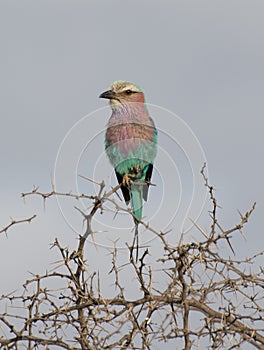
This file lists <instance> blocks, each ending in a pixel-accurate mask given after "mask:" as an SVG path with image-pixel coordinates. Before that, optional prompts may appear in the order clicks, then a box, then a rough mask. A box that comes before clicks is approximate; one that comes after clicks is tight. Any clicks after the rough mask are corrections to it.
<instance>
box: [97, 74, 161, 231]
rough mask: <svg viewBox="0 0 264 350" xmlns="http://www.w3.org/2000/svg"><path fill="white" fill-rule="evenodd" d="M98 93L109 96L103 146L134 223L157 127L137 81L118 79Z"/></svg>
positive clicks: (145, 185)
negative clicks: (131, 211) (129, 205)
mask: <svg viewBox="0 0 264 350" xmlns="http://www.w3.org/2000/svg"><path fill="white" fill-rule="evenodd" d="M100 97H101V98H106V99H109V100H110V106H111V109H112V115H111V117H110V119H109V121H108V125H107V130H106V135H105V150H106V153H107V155H108V157H109V160H110V162H111V164H112V165H113V166H114V168H115V173H116V177H117V180H118V182H119V184H120V185H121V189H122V192H123V196H124V199H125V201H126V204H129V202H130V201H131V205H132V209H133V213H134V221H135V224H136V227H137V225H138V221H137V218H138V219H139V220H141V218H142V201H143V199H144V200H145V201H146V200H147V197H148V189H149V184H150V180H151V175H152V170H153V161H154V159H155V157H156V154H157V129H156V128H155V125H154V122H153V120H152V119H151V117H150V115H149V113H148V110H147V106H146V103H145V97H144V93H143V91H142V89H141V88H139V87H138V86H137V85H135V84H133V83H130V82H127V81H121V80H118V81H116V82H114V83H113V84H112V85H111V86H110V88H109V90H108V91H105V92H103V93H102V94H101V95H100Z"/></svg>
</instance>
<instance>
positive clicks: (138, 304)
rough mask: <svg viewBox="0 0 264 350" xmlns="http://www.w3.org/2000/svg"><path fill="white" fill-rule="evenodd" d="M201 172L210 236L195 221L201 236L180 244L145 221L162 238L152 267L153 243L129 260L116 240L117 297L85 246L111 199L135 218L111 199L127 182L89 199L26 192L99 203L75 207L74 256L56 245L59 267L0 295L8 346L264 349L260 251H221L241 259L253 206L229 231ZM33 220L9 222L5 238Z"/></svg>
mask: <svg viewBox="0 0 264 350" xmlns="http://www.w3.org/2000/svg"><path fill="white" fill-rule="evenodd" d="M201 173H202V176H203V179H204V182H205V186H206V187H207V189H208V192H209V195H210V201H211V203H212V210H211V212H210V220H211V226H210V232H206V231H205V230H203V229H202V228H201V227H200V226H199V225H198V223H194V225H195V227H196V229H197V230H198V231H199V232H200V233H201V235H202V236H201V237H202V239H201V240H200V241H198V242H194V241H191V242H187V243H184V241H183V237H181V239H180V241H179V242H178V244H176V243H170V242H169V240H168V237H167V235H166V234H165V233H163V232H159V231H158V230H155V229H154V228H151V227H150V226H149V225H148V224H146V223H145V222H143V221H141V222H140V223H141V225H142V226H143V227H145V229H147V230H149V231H150V232H152V233H153V234H154V235H155V236H156V238H158V240H155V244H156V245H157V244H160V252H161V253H160V256H159V258H158V259H156V260H155V261H153V259H152V253H151V252H152V247H151V246H150V247H149V248H147V249H145V250H144V251H143V253H141V255H140V256H139V259H138V261H137V260H135V259H134V258H133V256H132V257H131V258H130V252H131V247H130V246H129V245H127V261H126V262H125V263H124V262H123V261H122V259H121V258H122V254H121V252H120V251H119V250H118V248H117V247H116V243H115V242H114V246H113V248H112V250H111V251H110V255H109V257H110V259H111V260H110V264H111V268H109V271H110V272H109V275H108V278H109V286H111V285H112V286H113V288H112V289H111V293H110V294H112V295H111V296H109V295H108V294H107V293H106V292H105V291H104V290H102V288H101V284H102V279H101V277H100V275H99V273H97V272H95V271H92V265H93V264H92V261H89V254H88V255H87V256H88V258H87V257H86V254H85V253H87V247H86V244H85V243H86V241H87V238H88V237H89V236H90V235H93V229H92V220H93V217H94V216H95V215H96V213H97V212H98V211H100V212H101V213H104V205H105V203H106V202H111V203H112V204H113V205H114V206H115V208H116V211H117V213H118V212H120V211H125V212H127V213H129V214H130V215H131V216H133V213H132V212H131V210H129V209H127V208H124V207H121V206H119V205H118V204H117V202H116V201H115V199H114V198H113V194H115V193H116V192H117V191H118V189H119V188H120V186H116V187H115V188H113V189H111V190H109V191H108V192H105V184H104V182H100V183H97V185H98V186H99V189H98V193H97V194H95V195H92V196H87V195H84V194H82V195H78V194H72V193H60V192H57V191H56V190H55V188H54V186H53V188H52V191H51V192H48V193H42V192H40V191H39V190H38V189H37V188H34V189H33V190H32V192H28V193H23V194H22V196H23V197H24V198H25V197H27V196H29V195H34V194H35V195H39V196H41V197H42V198H43V199H44V200H46V199H47V198H50V197H52V196H58V195H60V196H67V197H71V198H75V199H79V198H85V199H89V200H91V201H93V203H92V207H91V209H90V211H89V212H88V213H86V212H85V211H82V210H80V209H79V208H76V209H77V210H78V211H79V212H80V213H81V215H82V217H83V219H84V221H85V222H86V228H85V232H84V233H83V235H81V236H80V237H79V242H78V245H77V247H76V250H72V251H71V250H69V248H65V247H63V246H62V245H61V244H60V242H59V241H58V240H57V239H56V240H55V242H54V244H53V246H54V247H55V248H57V249H58V252H59V254H60V257H61V259H62V263H61V265H60V266H58V267H57V268H55V269H53V270H52V271H50V272H46V273H45V274H44V275H33V277H32V278H30V279H28V280H27V281H26V282H25V283H24V285H23V290H22V292H21V293H19V292H17V293H11V294H9V295H3V296H2V297H1V299H0V300H1V303H2V304H1V306H2V308H1V310H2V311H0V345H1V348H2V349H4V350H7V349H18V348H20V347H23V346H24V347H25V348H28V349H37V348H39V346H40V345H41V346H44V348H45V349H51V348H54V347H55V346H56V348H58V349H71V350H75V349H76V350H77V349H152V348H154V347H155V348H157V346H159V344H161V343H164V344H168V345H169V347H170V348H171V346H173V348H175V349H186V350H187V349H192V348H197V347H200V348H210V349H223V348H224V349H241V348H242V347H243V346H246V348H248V346H251V347H252V348H256V349H264V323H263V319H264V295H263V291H264V278H263V272H264V270H263V267H262V266H261V265H258V263H257V262H258V259H259V258H260V257H262V255H263V252H259V253H256V254H255V255H254V256H252V257H249V258H246V259H244V260H235V259H233V258H231V257H230V256H229V255H228V254H226V252H225V250H223V249H221V248H219V247H220V244H219V243H220V242H221V241H223V242H224V241H226V242H227V243H228V245H229V247H230V248H231V250H232V251H233V253H235V252H234V250H233V248H232V246H231V240H232V237H233V235H234V234H235V233H239V232H242V229H243V227H244V225H245V224H246V223H247V222H248V220H249V217H250V216H251V214H252V212H253V211H254V209H255V203H254V204H253V205H252V207H251V208H250V210H249V211H247V212H246V213H245V214H243V215H242V214H240V222H239V223H238V224H236V225H234V226H233V227H232V228H230V229H228V230H224V229H223V228H222V225H221V224H220V222H219V221H218V218H217V209H218V208H219V206H218V203H217V200H216V197H215V195H214V188H213V186H211V185H210V184H209V180H208V178H207V176H206V175H205V166H204V167H203V169H202V171H201ZM34 217H35V216H32V217H31V218H29V219H25V220H20V221H12V222H11V224H9V225H8V226H6V227H5V228H4V229H3V230H2V231H0V232H6V231H7V230H8V228H9V227H11V226H12V225H14V224H15V223H20V222H30V221H31V220H33V218H34ZM176 236H177V234H176V233H175V237H176ZM158 242H159V243H158ZM85 247H86V249H84V248H85ZM88 263H89V269H88ZM89 270H90V271H89ZM52 281H56V288H54V287H53V288H52V285H53V284H52V283H51V282H52ZM160 281H162V282H160ZM109 288H110V287H109ZM132 291H133V293H132V294H131V292H132ZM131 295H133V297H132V296H131Z"/></svg>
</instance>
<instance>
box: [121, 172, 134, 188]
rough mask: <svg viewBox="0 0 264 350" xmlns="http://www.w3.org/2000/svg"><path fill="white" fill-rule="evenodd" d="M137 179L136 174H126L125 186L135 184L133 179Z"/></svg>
mask: <svg viewBox="0 0 264 350" xmlns="http://www.w3.org/2000/svg"><path fill="white" fill-rule="evenodd" d="M133 177H135V175H134V174H125V175H124V176H123V185H125V186H129V185H131V183H132V182H133V180H132V178H133Z"/></svg>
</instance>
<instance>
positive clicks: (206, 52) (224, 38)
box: [0, 0, 264, 293]
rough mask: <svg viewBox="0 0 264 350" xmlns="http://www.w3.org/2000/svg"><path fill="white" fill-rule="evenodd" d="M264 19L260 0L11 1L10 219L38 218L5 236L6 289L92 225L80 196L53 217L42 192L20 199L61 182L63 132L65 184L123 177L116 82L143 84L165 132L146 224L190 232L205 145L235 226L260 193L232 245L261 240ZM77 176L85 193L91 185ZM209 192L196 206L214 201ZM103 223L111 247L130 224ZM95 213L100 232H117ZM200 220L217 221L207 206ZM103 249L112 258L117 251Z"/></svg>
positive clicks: (1, 24)
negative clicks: (187, 224)
mask: <svg viewBox="0 0 264 350" xmlns="http://www.w3.org/2000/svg"><path fill="white" fill-rule="evenodd" d="M263 13H264V3H263V1H261V0H258V1H256V0H247V1H245V0H232V1H230V0H221V1H211V0H207V1H199V2H198V1H194V0H193V1H175V0H173V1H172V0H171V1H168V0H165V1H142V0H141V1H138V0H134V1H132V2H127V1H126V2H125V1H121V0H120V1H116V0H113V1H106V0H105V1H79V0H74V1H67V0H63V1H57V0H56V1H54V0H52V1H49V0H46V1H35V0H34V1H33V0H32V1H10V0H1V1H0V37H1V39H0V42H1V48H0V50H1V55H0V77H1V78H0V96H1V104H0V113H1V137H0V145H1V146H0V155H1V192H0V193H1V199H0V208H1V217H0V224H1V226H4V225H5V224H7V223H8V222H9V217H10V216H11V217H13V218H17V219H21V218H23V217H28V216H31V215H32V214H34V213H36V214H38V218H37V219H36V220H35V222H34V223H32V224H31V225H27V224H25V225H21V226H19V227H17V228H16V229H15V228H13V229H11V230H10V232H9V234H8V239H6V237H5V236H4V235H2V236H1V237H0V240H1V244H0V265H1V270H0V280H1V286H2V289H3V290H1V293H3V292H6V291H9V290H11V289H15V288H17V287H18V286H19V285H20V284H21V283H22V282H23V280H24V279H25V278H26V277H28V271H32V272H35V273H41V272H44V271H45V269H46V268H50V263H51V262H52V261H54V260H56V259H57V258H58V256H57V254H56V253H55V252H54V251H50V250H49V244H50V243H52V241H53V240H54V238H55V237H59V238H60V239H61V241H62V243H63V245H73V244H75V243H76V238H77V233H76V232H75V231H74V230H77V231H78V230H80V231H81V230H82V225H81V224H82V223H81V219H80V217H79V214H78V213H77V212H75V211H74V209H73V205H74V204H75V203H73V202H67V203H65V202H63V203H62V202H61V203H60V205H61V206H62V212H63V214H64V215H61V211H60V209H59V207H58V205H57V203H56V201H55V200H51V201H48V203H47V207H46V210H45V211H44V210H43V206H42V202H41V200H40V199H39V198H28V200H27V202H26V205H24V203H23V201H22V200H21V199H20V193H21V192H23V191H28V190H31V189H32V186H33V185H34V184H35V185H37V186H40V189H41V190H43V191H48V190H49V189H50V179H51V174H52V173H54V169H55V159H56V155H57V153H58V149H59V147H60V145H61V143H62V141H63V139H64V137H65V136H66V135H67V137H66V140H65V143H64V144H63V146H62V148H61V153H60V155H61V154H63V156H64V158H63V164H60V167H59V170H58V179H59V181H58V186H59V187H60V189H61V190H62V189H64V190H65V191H68V190H70V189H72V188H69V187H68V186H69V184H70V183H71V181H72V178H71V177H72V176H76V174H79V173H82V174H83V175H88V176H93V175H95V176H96V179H97V180H102V178H104V179H106V178H107V177H109V176H111V177H112V180H111V181H113V182H114V177H113V174H112V170H111V166H110V164H109V163H108V160H107V159H106V157H105V156H104V152H103V136H104V129H105V125H106V122H107V119H108V118H109V116H110V110H109V108H103V107H106V106H107V103H106V101H104V100H99V99H98V95H99V94H100V93H101V92H103V91H105V90H106V89H107V87H108V86H109V85H110V84H111V83H112V82H113V81H115V80H118V79H122V80H129V81H132V82H134V83H136V84H138V85H140V86H141V87H142V88H143V89H144V91H145V94H146V98H147V101H148V102H149V103H150V104H151V105H152V106H150V110H151V111H152V112H153V114H154V115H153V118H154V119H155V122H156V124H157V127H158V129H159V132H160V140H159V142H160V149H159V156H158V157H157V161H156V163H155V172H154V176H153V181H154V182H155V183H156V184H157V186H156V187H155V188H151V191H150V195H149V203H148V204H147V205H146V206H145V208H144V213H145V215H146V218H147V220H150V221H151V223H153V225H154V226H155V228H156V229H163V228H164V227H165V226H166V223H168V222H169V223H170V225H169V227H171V228H173V229H174V235H175V236H174V238H175V240H177V239H179V234H180V229H179V227H180V226H181V223H180V221H181V219H182V216H184V214H183V213H181V208H183V209H182V210H183V212H184V211H186V208H187V207H188V201H190V199H191V195H192V191H193V188H192V185H193V181H192V180H193V179H192V176H191V169H192V170H193V171H194V172H195V174H194V175H193V176H194V178H195V179H197V176H198V177H199V174H198V170H197V169H198V168H199V167H200V166H202V159H203V156H202V152H201V150H203V151H204V154H205V158H206V160H207V164H208V168H209V173H210V181H211V183H212V184H214V185H215V186H216V188H217V192H216V195H217V197H218V200H219V204H220V205H221V206H222V209H221V211H220V217H221V219H222V224H223V226H224V227H225V228H228V227H229V226H230V225H233V224H235V223H236V222H237V221H238V220H239V217H238V214H237V209H239V210H241V211H242V212H244V211H245V210H247V209H249V207H250V206H251V204H252V203H253V201H257V209H256V211H255V214H254V215H253V217H252V218H251V220H250V223H249V225H248V226H247V229H246V230H245V232H246V237H247V242H243V240H242V239H241V237H237V238H236V239H235V242H237V244H236V250H237V253H238V256H240V255H242V256H243V254H244V255H248V254H249V253H250V252H254V251H256V250H257V249H261V248H263V247H262V242H263V238H262V231H263V223H262V218H263V214H262V213H263V207H264V206H263V198H264V190H263V171H264V165H263V143H264V141H263V140H264V138H263V131H264V128H263V110H264V108H263V89H264V70H263V61H264V46H263V42H264V22H263ZM153 105H155V106H153ZM87 115H88V116H87ZM172 116H173V117H172ZM173 118H174V119H173ZM185 123H187V125H188V126H187V125H186V124H185ZM72 128H73V129H72ZM191 131H192V132H193V134H192V132H191ZM75 132H76V133H75ZM86 133H87V139H86ZM93 135H94V138H93ZM185 135H186V136H185ZM196 138H197V139H196ZM197 140H198V141H197ZM196 141H197V143H195V142H196ZM67 142H68V143H67ZM79 142H80V143H79ZM199 145H200V146H199ZM189 146H191V148H190V149H189ZM199 147H201V149H200V148H199ZM63 152H64V153H63ZM76 152H77V153H76ZM65 155H66V157H65ZM66 159H67V160H69V163H67V162H66ZM188 159H189V163H188ZM190 159H191V161H190ZM59 160H60V158H59ZM74 161H75V163H74ZM198 161H199V162H200V161H201V164H199V162H198ZM195 162H196V163H195ZM197 162H198V164H197ZM76 164H77V165H76ZM64 173H65V177H64V176H63V174H64ZM111 174H112V175H111ZM68 177H70V179H68ZM64 180H65V182H64ZM75 180H76V178H75ZM68 181H69V182H68ZM77 181H78V186H79V188H80V190H81V192H83V191H86V192H88V193H89V192H91V191H93V187H92V186H91V185H90V184H89V183H86V182H84V181H81V180H80V179H78V180H77ZM197 181H199V180H197ZM200 189H201V192H199V188H198V189H197V188H196V189H195V191H198V192H196V194H197V198H199V199H200V201H201V203H200V202H199V200H198V201H197V203H196V204H195V206H196V208H195V210H196V209H197V206H199V205H200V204H201V207H202V204H203V187H202V184H200ZM180 195H181V196H182V197H180ZM199 203H200V204H199ZM177 206H178V207H179V208H178V213H180V214H179V215H178V217H177V216H176V217H174V214H175V212H176V211H177V210H176V209H177V208H176V207H177ZM198 209H199V208H198ZM207 209H208V208H207ZM195 210H194V211H195ZM153 213H154V214H153ZM179 217H181V218H180V219H179ZM104 218H106V226H108V231H109V233H105V234H102V235H98V238H97V239H98V241H99V243H100V244H105V245H107V244H108V243H110V241H109V242H108V241H107V240H108V237H111V238H113V237H114V238H115V235H117V236H118V235H119V234H122V232H123V231H124V232H125V231H126V232H128V235H127V236H126V235H125V236H123V241H128V240H129V232H130V231H129V230H130V228H131V224H132V222H131V218H129V217H128V216H124V215H123V216H122V217H121V218H117V219H116V220H115V221H113V215H112V213H106V215H105V217H103V220H105V219H104ZM96 219H97V222H96V223H95V227H97V228H98V229H106V228H105V227H104V224H105V223H104V222H103V221H102V218H101V217H100V216H99V215H98V217H97V218H96ZM171 219H172V221H170V220H171ZM100 220H101V221H100ZM69 224H70V226H69ZM200 224H201V225H203V226H204V227H205V228H206V227H208V226H209V220H208V219H207V214H206V210H205V213H204V214H203V215H202V217H201V219H200ZM119 225H120V226H119ZM159 225H160V226H159ZM72 228H73V229H72ZM108 234H109V235H110V236H108ZM111 234H112V236H111ZM123 243H124V242H123ZM120 244H122V240H121V243H120ZM153 244H155V242H153ZM89 249H91V250H92V249H93V248H89ZM227 249H228V248H227ZM93 254H100V255H101V257H102V259H100V262H102V261H104V258H105V255H106V254H107V251H106V250H105V249H103V248H100V249H99V252H98V251H97V252H96V251H95V252H93ZM95 260H96V259H95ZM96 263H97V262H96V261H95V262H94V264H95V266H92V267H94V268H96Z"/></svg>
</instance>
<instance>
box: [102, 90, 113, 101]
mask: <svg viewBox="0 0 264 350" xmlns="http://www.w3.org/2000/svg"><path fill="white" fill-rule="evenodd" d="M99 97H100V98H107V99H108V100H112V99H116V93H115V92H114V91H112V90H108V91H105V92H103V93H102V94H101V95H100V96H99Z"/></svg>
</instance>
